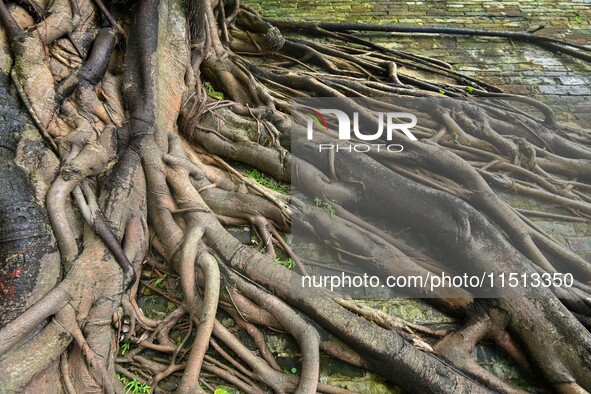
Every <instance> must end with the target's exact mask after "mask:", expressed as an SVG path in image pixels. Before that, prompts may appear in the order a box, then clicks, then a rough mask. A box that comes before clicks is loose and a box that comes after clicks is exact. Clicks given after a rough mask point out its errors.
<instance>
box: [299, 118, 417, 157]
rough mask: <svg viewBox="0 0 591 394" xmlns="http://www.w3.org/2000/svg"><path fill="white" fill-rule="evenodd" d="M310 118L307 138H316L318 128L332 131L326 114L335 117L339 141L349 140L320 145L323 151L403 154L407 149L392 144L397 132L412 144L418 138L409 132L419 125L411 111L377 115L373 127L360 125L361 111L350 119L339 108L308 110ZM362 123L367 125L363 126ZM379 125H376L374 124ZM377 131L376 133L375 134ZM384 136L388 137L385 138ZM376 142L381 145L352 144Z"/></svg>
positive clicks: (308, 119) (319, 147) (319, 148)
mask: <svg viewBox="0 0 591 394" xmlns="http://www.w3.org/2000/svg"><path fill="white" fill-rule="evenodd" d="M305 109H306V112H305V114H306V116H307V139H308V140H313V139H314V127H315V125H316V126H318V127H320V128H321V129H323V130H322V131H323V132H329V131H330V128H329V124H328V121H327V120H326V117H325V116H324V115H332V116H333V117H335V118H336V122H337V124H338V138H339V140H341V141H349V142H351V143H349V144H334V143H321V144H319V145H318V150H319V151H320V152H322V151H327V150H334V151H336V152H338V151H348V152H368V151H369V150H371V149H372V148H373V149H375V150H376V151H378V152H379V151H383V150H386V151H388V152H402V150H403V149H404V148H403V146H402V145H400V144H389V142H391V141H392V139H393V135H394V132H402V133H404V135H406V137H407V138H408V139H409V140H411V141H416V140H417V138H416V137H415V136H414V135H413V133H412V132H411V131H410V129H411V128H412V127H414V126H416V124H417V117H416V116H415V115H413V114H411V113H408V112H377V113H375V117H376V119H375V120H376V121H374V122H372V123H374V124H373V127H371V130H370V129H369V128H370V127H368V126H367V123H368V122H367V121H365V122H360V115H359V112H353V114H352V115H353V116H352V118H353V119H352V120H351V117H350V116H349V115H348V114H347V113H346V112H345V111H343V110H341V109H336V108H324V109H314V108H310V107H305ZM360 123H363V124H364V125H365V126H364V127H362V126H360ZM375 123H377V125H376V124H375ZM376 128H377V130H376ZM362 129H363V130H362ZM374 130H376V131H374ZM384 134H385V138H384ZM356 140H357V141H374V142H382V143H372V144H364V143H360V144H358V143H353V142H355V141H356Z"/></svg>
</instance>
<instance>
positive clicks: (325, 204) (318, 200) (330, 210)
mask: <svg viewBox="0 0 591 394" xmlns="http://www.w3.org/2000/svg"><path fill="white" fill-rule="evenodd" d="M314 204H316V206H317V207H322V208H323V209H324V210H325V211H326V212H328V214H329V215H330V218H331V219H334V218H335V217H336V216H337V212H336V211H335V209H334V208H333V207H332V204H331V203H330V202H328V201H322V199H321V198H319V197H314Z"/></svg>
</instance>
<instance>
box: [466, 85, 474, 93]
mask: <svg viewBox="0 0 591 394" xmlns="http://www.w3.org/2000/svg"><path fill="white" fill-rule="evenodd" d="M466 91H467V92H468V93H470V94H472V92H474V88H473V87H472V86H466Z"/></svg>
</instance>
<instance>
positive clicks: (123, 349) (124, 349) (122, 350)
mask: <svg viewBox="0 0 591 394" xmlns="http://www.w3.org/2000/svg"><path fill="white" fill-rule="evenodd" d="M130 347H131V344H130V343H129V342H125V343H124V344H123V345H121V347H120V348H119V354H121V355H122V356H125V353H127V351H128V350H129V348H130Z"/></svg>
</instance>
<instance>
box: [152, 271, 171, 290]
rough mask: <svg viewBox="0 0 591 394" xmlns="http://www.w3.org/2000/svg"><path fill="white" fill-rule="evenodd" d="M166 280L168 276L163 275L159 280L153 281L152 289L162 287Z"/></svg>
mask: <svg viewBox="0 0 591 394" xmlns="http://www.w3.org/2000/svg"><path fill="white" fill-rule="evenodd" d="M166 278H168V274H164V275H162V276H161V277H160V278H158V279H156V280H155V281H154V287H157V288H162V287H164V280H166Z"/></svg>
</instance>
